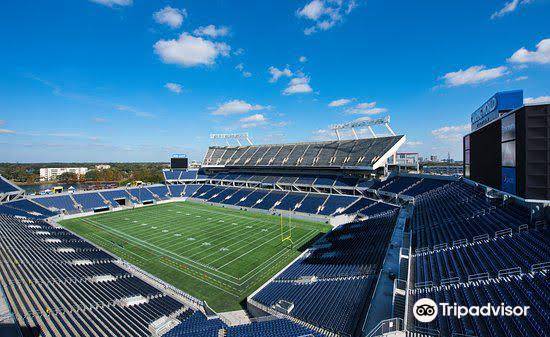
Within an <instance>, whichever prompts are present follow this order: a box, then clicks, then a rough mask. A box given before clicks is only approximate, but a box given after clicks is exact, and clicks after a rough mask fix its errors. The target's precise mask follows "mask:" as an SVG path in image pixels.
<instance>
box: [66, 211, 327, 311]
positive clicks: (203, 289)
mask: <svg viewBox="0 0 550 337" xmlns="http://www.w3.org/2000/svg"><path fill="white" fill-rule="evenodd" d="M280 222H281V219H280V217H277V216H272V215H266V214H259V213H253V212H247V211H240V210H234V209H229V208H222V207H216V206H210V205H206V204H200V203H192V202H188V201H186V202H174V203H165V204H160V205H155V206H147V207H140V208H136V209H128V210H124V211H118V212H110V213H103V214H97V215H92V216H88V217H83V218H77V219H67V220H63V221H60V225H62V226H64V227H66V228H68V229H69V230H71V231H73V232H75V233H77V234H79V235H81V236H83V237H85V238H87V239H88V240H90V241H92V242H94V243H96V244H97V245H99V246H101V247H103V248H104V249H106V250H108V251H110V252H112V253H114V254H115V255H117V256H119V257H121V258H123V259H125V260H127V261H129V262H131V263H133V264H134V265H136V266H139V267H140V268H142V269H144V270H146V271H148V272H149V273H151V274H153V275H155V276H157V277H159V278H161V279H163V280H164V281H166V282H168V283H170V284H172V285H174V286H175V287H177V288H179V289H181V290H183V291H185V292H187V293H188V294H191V295H193V296H195V297H197V298H199V299H201V300H205V301H206V302H207V303H208V304H209V305H210V306H211V307H212V308H213V309H214V310H216V311H219V312H222V311H229V310H238V309H240V308H241V304H242V302H243V300H244V299H245V298H246V296H248V295H249V294H250V293H252V292H253V291H254V290H256V289H257V288H258V287H259V286H260V285H262V284H263V283H264V282H265V281H267V280H268V279H269V278H270V277H271V276H273V275H274V274H275V273H277V272H278V271H279V270H281V269H282V268H283V267H284V266H286V265H287V264H289V263H290V262H291V261H292V260H293V259H294V258H296V256H298V255H299V254H300V252H299V250H301V248H303V247H302V246H304V245H305V244H306V243H308V242H310V240H311V239H313V238H315V237H316V236H317V235H319V233H324V232H327V231H328V230H329V229H330V226H329V225H327V224H322V223H316V222H309V221H303V220H297V219H292V241H293V245H292V246H291V245H290V242H289V241H284V242H283V241H282V240H281V225H280ZM283 223H284V224H285V226H284V233H285V234H287V235H288V219H287V218H284V221H283Z"/></svg>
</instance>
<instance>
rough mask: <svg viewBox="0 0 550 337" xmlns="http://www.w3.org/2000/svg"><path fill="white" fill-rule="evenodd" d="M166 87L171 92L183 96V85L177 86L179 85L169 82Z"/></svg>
mask: <svg viewBox="0 0 550 337" xmlns="http://www.w3.org/2000/svg"><path fill="white" fill-rule="evenodd" d="M164 87H165V88H166V89H168V90H170V91H171V92H174V93H176V94H181V92H182V90H183V88H182V86H181V84H177V83H172V82H169V83H166V84H165V85H164Z"/></svg>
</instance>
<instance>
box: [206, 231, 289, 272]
mask: <svg viewBox="0 0 550 337" xmlns="http://www.w3.org/2000/svg"><path fill="white" fill-rule="evenodd" d="M278 238H279V236H278V235H275V237H274V238H272V239H270V240H268V241H265V242H263V243H261V244H259V245H257V246H256V247H254V248H252V249H251V250H249V251H247V252H246V253H243V254H241V255H239V256H237V257H236V258H234V259H233V260H230V261H229V262H227V263H225V264H223V265H221V266H219V267H218V269H222V268H223V267H225V266H227V265H228V264H231V263H232V262H234V261H236V260H238V259H240V258H241V257H243V256H245V255H248V254H250V253H252V252H253V251H255V250H256V249H258V248H260V247H263V246H264V245H266V244H268V243H269V242H271V241H273V240H275V239H278ZM261 239H262V238H261ZM255 241H258V240H254V241H253V242H255ZM218 260H219V258H218V259H216V260H214V261H212V263H214V262H216V261H218Z"/></svg>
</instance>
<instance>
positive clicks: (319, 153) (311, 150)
mask: <svg viewBox="0 0 550 337" xmlns="http://www.w3.org/2000/svg"><path fill="white" fill-rule="evenodd" d="M402 138H403V136H393V137H380V138H371V139H357V140H351V141H350V140H346V141H328V142H314V143H296V144H285V145H251V146H236V147H235V146H233V147H232V146H223V147H220V146H212V147H210V148H208V151H207V153H206V156H205V158H204V161H203V165H204V166H205V167H208V166H220V165H222V166H226V167H229V166H254V167H258V166H263V167H265V166H276V167H281V166H284V167H288V166H290V167H341V166H349V167H351V166H370V165H373V164H374V163H375V162H376V161H377V160H379V159H380V156H381V154H384V153H385V152H387V151H388V150H389V149H390V148H392V147H393V146H394V145H395V144H396V143H397V142H399V141H400V140H401V139H402ZM283 156H286V157H283ZM336 158H339V160H336Z"/></svg>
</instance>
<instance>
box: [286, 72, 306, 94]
mask: <svg viewBox="0 0 550 337" xmlns="http://www.w3.org/2000/svg"><path fill="white" fill-rule="evenodd" d="M312 91H313V89H312V88H311V86H310V85H309V77H306V76H303V77H295V78H293V79H291V80H290V82H289V84H288V87H286V89H285V90H283V95H294V94H307V93H310V92H312Z"/></svg>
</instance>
